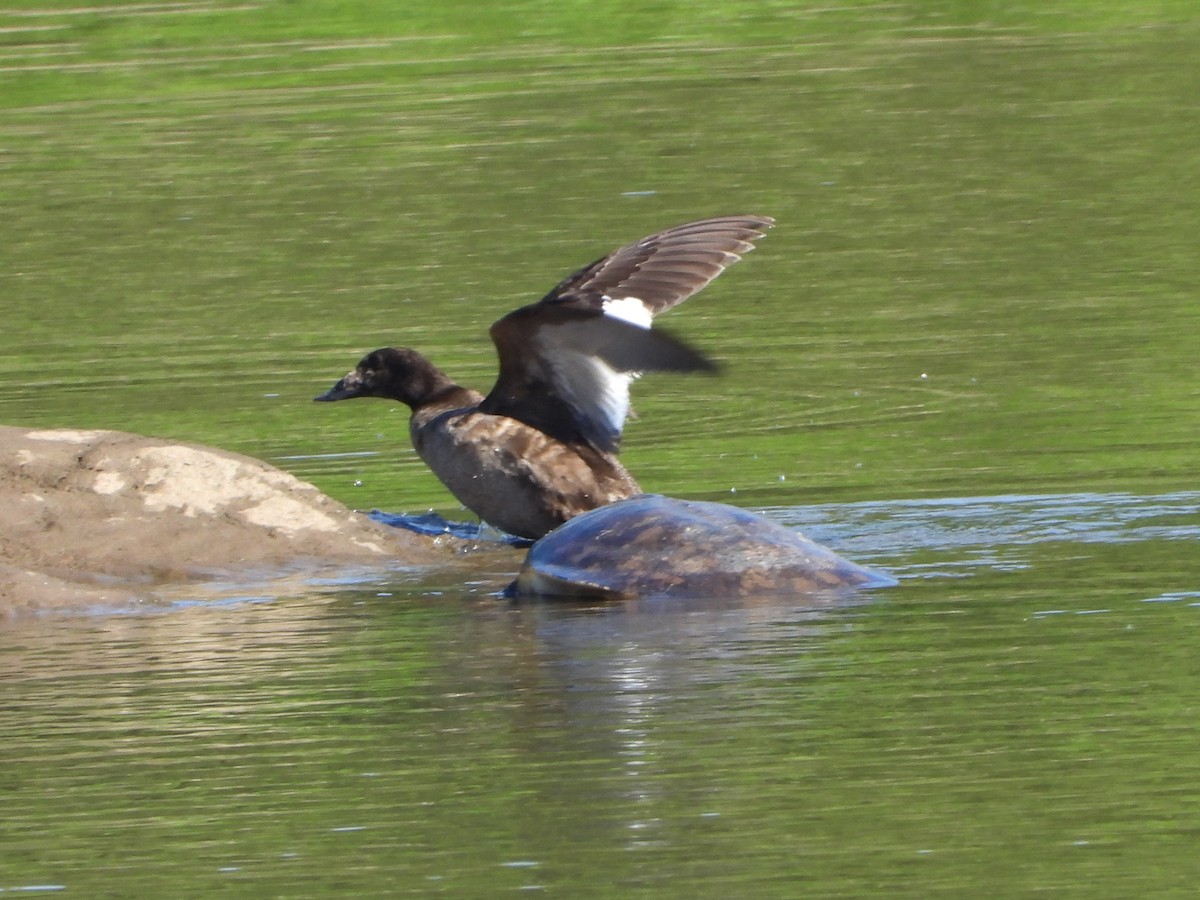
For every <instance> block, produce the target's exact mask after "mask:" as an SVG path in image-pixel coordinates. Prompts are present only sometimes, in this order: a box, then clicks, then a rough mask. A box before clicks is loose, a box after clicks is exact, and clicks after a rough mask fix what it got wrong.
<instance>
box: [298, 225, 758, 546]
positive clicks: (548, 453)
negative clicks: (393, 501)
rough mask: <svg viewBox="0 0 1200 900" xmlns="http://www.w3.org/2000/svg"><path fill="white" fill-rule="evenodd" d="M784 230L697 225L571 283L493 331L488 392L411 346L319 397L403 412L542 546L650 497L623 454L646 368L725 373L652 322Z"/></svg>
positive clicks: (430, 449)
mask: <svg viewBox="0 0 1200 900" xmlns="http://www.w3.org/2000/svg"><path fill="white" fill-rule="evenodd" d="M772 225H774V219H772V218H770V217H769V216H758V215H734V216H719V217H715V218H708V219H701V220H699V221H694V222H687V223H684V224H682V225H676V226H674V227H672V228H667V229H665V230H663V231H659V232H656V233H654V234H651V235H648V236H647V237H644V238H642V239H641V240H638V241H635V242H633V243H631V244H626V245H625V246H622V247H620V248H618V249H616V250H614V251H612V252H611V253H609V254H607V255H606V256H603V257H601V258H600V259H598V260H596V261H595V262H593V263H591V264H589V265H586V266H584V267H583V268H581V269H579V270H577V271H576V272H574V273H572V274H571V275H568V276H567V277H566V278H564V279H563V280H562V281H560V282H559V283H558V284H557V285H555V286H554V287H553V288H552V289H551V290H550V292H549V293H548V294H546V295H545V296H544V297H542V299H541V300H539V301H537V302H536V303H532V304H529V305H528V306H523V307H521V308H520V309H516V310H514V311H513V312H510V313H508V314H507V315H505V316H503V317H502V318H500V319H498V320H497V321H496V322H495V323H494V324H493V325H492V326H491V329H490V335H491V338H492V342H493V343H494V344H495V346H496V353H497V356H498V357H499V364H500V365H499V375H498V376H497V378H496V383H495V385H494V386H493V387H492V389H491V391H490V392H488V394H487V395H483V394H481V393H479V392H478V391H475V390H472V389H470V388H467V387H463V386H462V385H460V384H458V383H457V382H455V381H454V380H453V379H452V378H451V377H450V376H449V375H447V374H446V373H445V372H443V371H442V370H441V369H439V368H438V367H437V366H435V365H434V364H433V363H432V362H430V361H429V360H428V359H427V358H425V357H424V356H422V355H421V354H420V353H419V352H418V351H416V350H414V349H412V348H409V347H384V348H381V349H378V350H374V351H372V352H371V353H368V354H367V355H366V356H365V357H363V359H362V360H361V361H360V362H359V363H358V365H357V366H355V368H354V369H352V370H351V371H350V372H348V373H347V374H346V375H345V376H344V377H343V378H341V379H340V380H339V381H338V382H337V383H336V384H334V386H333V387H331V388H330V389H329V390H327V391H325V392H324V393H323V394H320V395H319V396H317V397H315V398H314V400H317V401H322V402H330V401H337V400H347V399H351V398H355V397H380V398H383V399H386V400H393V401H399V402H401V403H404V404H405V405H406V406H408V407H409V409H410V410H411V417H410V419H409V437H410V439H411V441H412V445H413V448H414V449H415V450H416V452H417V455H418V456H419V457H420V458H421V459H422V460H423V461H424V462H425V464H426V465H427V466H428V467H429V468H430V469H431V470H432V471H433V473H434V475H436V476H437V477H438V478H439V479H440V480H441V482H442V483H443V484H444V485H445V486H446V488H447V489H449V491H450V492H451V493H452V494H453V495H454V496H455V497H456V498H457V499H458V500H459V502H460V503H462V504H463V506H465V507H466V508H467V509H469V510H470V511H471V512H473V513H474V514H475V515H477V516H478V517H479V518H480V519H482V520H483V521H484V522H486V523H488V524H489V525H491V526H493V527H495V528H497V529H499V530H500V531H503V532H507V533H508V534H510V535H514V536H516V537H519V538H523V539H526V540H531V541H532V540H537V539H538V538H540V537H542V536H544V535H546V534H548V533H549V532H550V531H552V530H554V529H555V528H557V527H558V526H559V525H561V524H563V523H564V522H566V521H568V520H569V519H571V518H572V517H574V516H577V515H579V514H581V513H584V512H588V511H589V510H592V509H596V508H598V507H601V506H605V505H607V504H609V503H614V502H616V501H618V500H624V499H627V498H629V497H633V496H637V495H639V494H641V493H642V490H641V488H640V487H639V485H638V483H637V481H636V480H635V479H634V478H633V476H632V475H630V474H629V472H628V471H627V470H626V469H625V467H624V466H623V465H622V464H621V462H620V460H619V459H618V452H619V449H620V441H621V432H622V429H623V427H624V424H625V420H626V418H627V417H628V415H629V388H630V385H631V384H632V382H633V381H634V380H635V379H636V378H638V377H639V376H640V375H641V374H643V373H645V372H661V371H668V372H714V371H716V368H717V366H716V364H715V363H714V362H713V361H712V360H710V359H709V358H708V357H707V356H705V355H704V354H702V353H701V352H699V351H698V350H695V349H693V348H692V347H691V346H689V345H688V344H686V343H685V342H683V341H681V340H679V339H678V338H675V337H673V336H672V335H670V334H669V333H668V332H666V331H664V330H662V329H660V328H652V327H651V325H652V321H653V319H654V317H655V316H657V315H658V314H659V313H662V312H665V311H666V310H668V309H670V308H672V307H674V306H676V305H678V304H679V303H682V302H683V301H684V300H686V299H687V298H689V297H691V296H692V295H693V294H695V293H697V292H698V291H700V290H701V289H703V288H704V287H705V286H706V285H707V284H708V283H709V282H711V281H712V280H713V279H714V278H716V277H717V276H718V275H720V274H721V273H722V272H723V271H724V270H725V269H727V268H728V267H729V266H731V265H733V264H734V263H736V262H737V261H738V260H740V259H741V258H742V256H743V255H745V254H746V253H748V252H749V251H750V250H752V249H753V248H754V243H755V241H756V240H758V239H759V238H761V237H762V236H763V235H764V234H765V232H766V230H767V229H768V228H770V227H771V226H772Z"/></svg>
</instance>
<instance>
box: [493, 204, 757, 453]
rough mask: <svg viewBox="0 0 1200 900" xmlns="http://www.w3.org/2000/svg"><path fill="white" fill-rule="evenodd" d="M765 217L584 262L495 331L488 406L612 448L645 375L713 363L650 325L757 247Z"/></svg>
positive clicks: (683, 233)
mask: <svg viewBox="0 0 1200 900" xmlns="http://www.w3.org/2000/svg"><path fill="white" fill-rule="evenodd" d="M772 224H773V220H772V219H769V218H767V217H765V216H723V217H721V218H716V219H705V220H703V221H700V222H690V223H688V224H686V225H678V226H676V227H674V228H668V229H667V230H666V231H661V232H659V233H657V234H653V235H650V236H649V237H645V238H642V240H640V241H637V242H636V243H633V244H629V245H628V246H625V247H622V248H620V249H619V250H616V251H614V252H613V253H610V254H609V255H608V256H605V257H604V258H603V259H599V260H597V261H596V262H594V263H592V264H591V265H590V266H585V267H584V268H582V269H580V270H579V271H578V272H576V273H574V274H573V275H571V276H570V277H568V278H566V279H565V280H564V281H562V282H560V283H559V284H558V285H557V286H556V287H555V288H554V289H553V290H552V291H550V293H549V294H547V295H546V296H545V297H543V298H542V299H541V300H540V301H539V302H537V303H534V304H532V305H530V306H525V307H522V308H521V309H518V310H516V311H514V312H511V313H509V314H508V315H507V316H504V317H503V318H502V319H500V320H499V321H497V322H496V323H495V324H494V325H493V326H492V329H491V335H492V340H493V341H494V342H495V344H496V350H497V352H498V353H499V356H500V376H499V378H498V379H497V381H496V386H495V387H494V388H493V389H492V391H491V393H490V394H488V396H487V397H486V398H485V399H484V401H483V403H482V404H481V405H480V409H482V410H483V411H484V412H489V413H494V414H497V415H505V416H510V417H512V418H515V419H520V420H521V421H524V422H526V423H528V424H529V425H532V426H533V427H535V428H538V429H540V430H542V431H544V432H546V433H547V434H550V435H552V436H554V437H557V438H558V439H560V440H564V441H568V442H571V441H579V440H583V441H586V442H587V443H589V444H591V445H592V446H594V447H596V448H597V449H600V450H604V451H610V452H611V451H614V450H616V449H617V446H618V444H619V443H620V438H621V429H622V427H623V426H624V424H625V418H626V416H627V415H628V413H629V385H630V383H631V382H632V381H633V379H634V378H636V377H637V376H638V375H639V374H641V373H642V372H652V371H676V372H687V371H697V370H708V371H711V370H713V369H715V368H716V367H715V365H714V364H713V363H712V362H711V361H710V360H708V359H707V358H705V357H704V356H703V355H701V354H700V353H698V352H697V351H695V350H693V349H692V348H690V347H688V346H687V345H686V344H684V343H683V342H682V341H679V340H678V339H676V338H673V337H671V336H670V335H669V334H666V333H665V332H662V331H656V330H652V329H651V328H650V323H651V320H652V319H653V318H654V316H656V315H657V314H658V313H660V312H663V311H664V310H667V309H670V308H671V307H672V306H675V305H676V304H677V303H681V302H682V301H684V300H686V299H687V298H688V297H690V296H692V294H695V293H696V292H697V291H699V290H700V289H702V288H703V287H704V286H705V285H706V284H708V283H709V282H710V281H712V280H713V279H714V278H716V277H717V276H718V275H720V274H721V272H723V271H724V270H725V269H726V268H727V267H728V266H731V265H732V264H733V263H735V262H737V261H738V260H739V259H741V257H742V255H743V254H745V253H747V252H749V251H750V250H752V249H753V247H754V243H753V242H754V240H756V239H757V238H760V237H762V235H763V233H764V231H765V230H766V229H767V228H769V227H770V226H771V225H772Z"/></svg>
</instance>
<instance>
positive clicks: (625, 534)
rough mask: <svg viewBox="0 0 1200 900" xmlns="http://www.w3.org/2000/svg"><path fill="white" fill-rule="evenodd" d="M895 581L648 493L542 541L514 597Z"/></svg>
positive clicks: (611, 596) (766, 525)
mask: <svg viewBox="0 0 1200 900" xmlns="http://www.w3.org/2000/svg"><path fill="white" fill-rule="evenodd" d="M895 583H896V582H895V579H893V578H892V577H891V576H889V575H886V574H883V573H881V572H873V571H871V570H869V569H864V568H863V567H862V566H858V565H855V564H854V563H852V562H848V561H847V560H844V559H842V558H841V557H839V556H838V555H837V554H835V553H834V552H833V551H832V550H829V549H828V548H827V547H823V546H821V545H820V544H817V543H815V542H813V541H810V540H809V539H808V538H806V537H804V535H802V534H800V533H798V532H796V531H792V530H791V529H789V528H785V527H784V526H782V525H779V524H778V523H776V522H772V521H770V520H769V519H766V518H763V517H762V516H759V515H756V514H754V513H751V512H747V511H746V510H743V509H738V508H736V507H733V506H726V505H725V504H722V503H707V502H700V501H687V500H675V499H672V498H670V497H663V496H659V495H654V494H643V495H641V496H638V497H633V498H631V499H629V500H622V501H619V502H617V503H613V504H610V505H608V506H604V507H601V508H600V509H595V510H592V511H591V512H588V513H584V514H583V515H581V516H576V517H575V518H573V519H571V520H570V521H569V522H567V523H565V524H563V525H560V526H559V527H558V528H556V529H555V530H554V531H552V532H550V534H548V535H546V536H545V537H544V538H542V539H541V540H539V541H537V542H536V543H535V544H534V545H533V546H532V547H531V548H530V549H529V554H528V556H527V557H526V559H525V563H524V565H523V566H522V567H521V572H520V575H518V577H517V580H516V581H515V582H513V584H512V585H510V586H509V589H508V592H509V594H510V595H511V596H554V597H578V598H588V599H601V600H629V599H634V598H638V597H749V596H753V595H756V594H814V593H817V592H822V593H824V592H837V591H844V590H846V589H849V588H856V587H883V586H886V585H891V584H895Z"/></svg>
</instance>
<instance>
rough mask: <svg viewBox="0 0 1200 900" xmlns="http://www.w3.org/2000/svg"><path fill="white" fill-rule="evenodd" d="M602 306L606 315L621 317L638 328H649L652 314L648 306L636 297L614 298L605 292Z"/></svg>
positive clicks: (615, 317) (652, 317)
mask: <svg viewBox="0 0 1200 900" xmlns="http://www.w3.org/2000/svg"><path fill="white" fill-rule="evenodd" d="M602 308H603V310H604V314H605V315H606V316H612V317H613V318H614V319H621V320H622V321H624V322H628V323H629V324H631V325H637V326H638V327H640V328H649V327H650V323H651V322H652V321H653V319H654V314H653V313H652V312H650V307H648V306H647V305H646V304H645V303H643V302H642V301H641V300H639V299H638V298H637V297H616V298H614V297H609V296H608V295H607V294H606V295H605V296H604V303H603V306H602Z"/></svg>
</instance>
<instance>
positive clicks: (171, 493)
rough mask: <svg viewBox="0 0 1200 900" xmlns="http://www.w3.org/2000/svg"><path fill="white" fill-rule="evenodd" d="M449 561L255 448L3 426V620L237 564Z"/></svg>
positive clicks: (116, 597) (121, 595) (130, 594)
mask: <svg viewBox="0 0 1200 900" xmlns="http://www.w3.org/2000/svg"><path fill="white" fill-rule="evenodd" d="M444 556H445V554H444V552H437V551H435V550H434V549H433V546H432V541H431V540H430V539H428V538H424V537H421V536H418V535H414V534H411V533H407V532H403V531H400V530H397V529H394V528H388V527H387V526H385V525H381V524H378V523H376V522H372V521H370V520H369V519H368V518H367V517H366V516H363V515H358V514H356V513H353V512H351V511H350V510H349V509H347V508H346V507H345V506H343V505H342V504H340V503H338V502H337V501H336V500H334V499H332V498H331V497H328V496H326V495H325V494H323V493H321V492H320V491H319V490H317V488H315V487H314V486H312V485H311V484H307V483H305V482H303V481H300V480H299V479H297V478H296V477H295V476H293V475H290V474H288V473H287V472H284V471H282V470H280V469H276V468H274V467H273V466H270V465H267V464H266V463H263V462H260V461H259V460H256V459H252V458H250V457H247V456H242V455H240V454H236V453H228V452H226V451H223V450H215V449H212V448H208V447H201V446H197V445H193V444H181V443H177V442H172V441H163V440H157V439H154V438H147V437H140V436H138V435H133V434H126V433H122V432H117V431H72V430H43V431H39V430H31V429H23V428H12V427H6V426H0V614H4V613H6V612H11V611H14V610H17V609H21V608H63V607H75V608H81V607H89V606H97V605H105V604H123V603H126V602H130V601H132V600H136V599H137V598H139V597H140V596H142V595H143V594H145V593H146V586H147V585H152V584H155V583H161V582H164V581H180V580H186V579H191V578H195V577H197V576H203V575H211V574H213V573H214V572H219V571H227V570H234V569H238V570H245V569H258V570H262V569H273V568H284V567H291V568H294V567H295V566H296V565H297V563H298V562H308V563H313V564H326V565H329V564H333V565H338V564H342V565H356V564H364V563H365V564H374V565H383V564H389V563H400V564H410V565H417V564H429V563H432V562H434V561H436V560H440V559H443V558H444Z"/></svg>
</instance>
